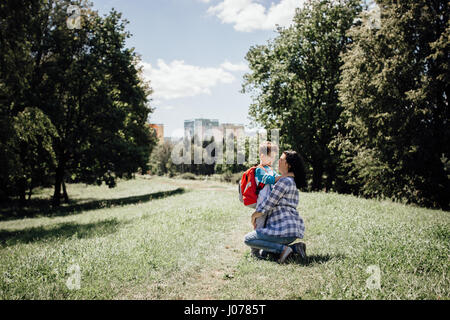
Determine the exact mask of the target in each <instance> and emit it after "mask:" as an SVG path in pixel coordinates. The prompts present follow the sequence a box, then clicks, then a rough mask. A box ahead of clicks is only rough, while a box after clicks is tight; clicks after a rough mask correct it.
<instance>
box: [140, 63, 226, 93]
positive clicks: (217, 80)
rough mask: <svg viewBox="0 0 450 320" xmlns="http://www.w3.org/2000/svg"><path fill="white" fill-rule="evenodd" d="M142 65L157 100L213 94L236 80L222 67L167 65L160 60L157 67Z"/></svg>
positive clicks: (184, 64)
mask: <svg viewBox="0 0 450 320" xmlns="http://www.w3.org/2000/svg"><path fill="white" fill-rule="evenodd" d="M142 65H143V67H144V76H145V78H146V79H147V80H150V85H151V87H152V89H153V91H154V92H153V95H152V97H153V98H155V99H157V100H170V99H176V98H183V97H193V96H196V95H199V94H211V88H213V87H215V86H217V85H219V84H221V83H222V84H228V83H231V82H233V81H234V80H235V77H234V76H233V75H232V74H231V73H229V72H227V71H225V70H224V68H222V67H218V68H205V67H199V66H194V65H188V64H186V63H185V62H184V61H183V60H174V61H172V62H170V63H166V62H165V61H164V60H162V59H158V61H157V63H156V66H153V65H151V64H150V63H146V62H142Z"/></svg>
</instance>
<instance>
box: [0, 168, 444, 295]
mask: <svg viewBox="0 0 450 320" xmlns="http://www.w3.org/2000/svg"><path fill="white" fill-rule="evenodd" d="M51 192H52V190H49V189H44V190H40V191H39V194H38V195H37V197H38V198H41V199H45V198H48V197H49V196H50V195H51ZM68 192H69V195H70V196H71V199H72V202H71V204H69V205H65V206H64V207H62V208H61V209H59V210H58V211H54V210H51V209H50V208H49V207H46V205H45V204H46V201H45V200H39V199H36V200H34V202H33V203H34V205H35V207H34V208H28V209H27V217H26V218H18V217H16V216H15V215H16V210H15V209H14V208H11V207H10V208H1V210H0V261H1V262H0V299H449V298H450V276H449V266H450V264H449V253H450V250H449V249H450V213H449V212H444V211H438V210H428V209H423V208H417V207H412V206H405V205H401V204H397V203H393V202H390V201H376V200H366V199H361V198H357V197H353V196H348V195H338V194H334V193H301V194H300V204H299V207H298V210H299V212H300V214H301V215H302V217H303V218H304V220H305V224H306V236H305V239H304V242H305V243H306V245H307V254H308V259H307V260H305V261H302V260H300V259H298V258H295V259H294V258H293V259H289V260H288V263H287V264H284V265H279V264H277V263H276V262H274V261H262V260H256V259H254V258H252V257H251V256H250V254H249V253H250V249H249V248H248V247H246V246H245V244H244V243H243V238H244V235H245V234H246V233H247V232H250V231H251V230H252V229H251V225H250V214H251V213H252V210H251V209H247V208H244V207H243V206H242V204H241V203H240V202H239V200H238V197H237V187H235V186H234V185H231V184H226V183H221V182H211V181H209V182H204V181H197V180H192V181H191V180H180V179H169V178H162V177H138V178H137V179H136V180H131V181H122V182H119V184H118V186H117V188H114V189H108V188H107V187H105V186H101V187H95V186H85V185H82V184H79V185H68ZM36 207H37V208H39V209H36ZM78 276H79V277H78ZM77 279H79V280H80V281H79V282H78V281H77ZM377 279H378V280H379V281H378V280H377ZM378 285H379V286H378Z"/></svg>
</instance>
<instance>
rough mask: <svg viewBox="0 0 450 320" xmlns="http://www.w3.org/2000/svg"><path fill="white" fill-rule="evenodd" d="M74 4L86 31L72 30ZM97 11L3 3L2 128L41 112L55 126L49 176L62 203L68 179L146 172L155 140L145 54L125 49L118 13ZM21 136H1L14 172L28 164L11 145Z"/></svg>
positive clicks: (10, 132) (59, 4)
mask: <svg viewBox="0 0 450 320" xmlns="http://www.w3.org/2000/svg"><path fill="white" fill-rule="evenodd" d="M71 4H76V5H78V6H79V7H81V8H83V9H84V14H83V16H82V21H83V23H82V26H81V28H80V29H69V28H68V27H67V25H66V19H67V17H68V15H67V7H68V6H69V5H71ZM91 7H92V4H90V3H89V2H87V1H75V2H74V1H66V0H64V1H44V0H40V1H39V0H35V1H31V4H28V2H27V4H25V3H24V1H9V0H8V1H2V3H1V10H0V11H1V21H2V28H1V31H0V41H1V45H0V61H1V66H2V67H1V70H0V115H1V122H2V123H8V122H9V121H11V119H12V118H13V117H15V116H16V115H17V114H19V113H20V112H22V111H23V110H24V109H25V108H27V107H34V108H38V109H40V110H41V111H42V112H43V114H45V117H47V118H48V119H49V121H50V122H51V124H52V126H53V128H54V129H55V131H56V133H55V134H54V135H52V136H51V139H52V147H53V152H54V157H55V159H56V166H55V165H54V164H52V162H51V161H48V162H44V164H47V167H46V169H45V170H46V171H47V172H48V171H49V170H50V169H51V168H52V166H53V170H54V172H53V174H52V175H53V176H54V180H55V182H54V183H55V194H54V200H55V204H56V205H58V204H59V201H60V200H59V197H60V188H61V185H62V184H63V183H64V181H65V180H66V179H67V177H68V176H70V177H71V178H72V179H73V180H74V181H80V182H86V183H96V184H101V183H102V182H105V183H106V184H107V185H109V186H110V187H113V186H114V185H115V183H116V179H117V178H130V177H132V176H133V173H135V172H136V171H144V172H145V171H147V161H148V157H149V154H150V152H151V149H152V147H153V145H154V144H155V140H156V139H155V137H153V136H151V134H150V132H149V130H148V128H147V126H146V120H147V118H148V115H149V113H151V112H152V111H153V110H152V109H151V108H150V107H149V106H148V100H147V96H148V95H149V94H151V93H152V90H151V89H150V87H149V84H148V83H145V82H144V81H143V76H142V69H140V68H139V66H138V65H139V56H138V55H137V54H136V53H135V52H134V49H128V48H126V47H125V41H126V39H127V38H129V37H130V33H129V32H127V31H126V30H125V26H126V21H125V20H123V19H122V18H121V14H120V13H118V12H116V11H114V10H112V11H111V12H110V13H109V14H108V15H107V16H105V17H100V16H98V14H97V12H95V11H92V10H91ZM14 130H15V129H14V128H13V127H7V128H5V130H3V131H2V132H1V134H2V141H5V143H4V144H1V145H0V147H1V153H0V154H1V156H0V160H1V161H2V163H7V168H8V170H10V168H11V164H14V165H17V164H18V165H19V166H20V162H21V159H20V157H14V156H13V154H14V153H15V151H14V149H13V148H12V147H11V145H12V142H11V139H13V137H14ZM39 134H40V133H39ZM3 136H4V137H5V138H7V139H5V140H3ZM7 141H10V142H7ZM44 148H45V147H44ZM9 159H13V160H9ZM8 163H9V164H8ZM44 164H43V165H44ZM2 169H3V168H2ZM41 172H42V170H41ZM6 176H7V174H6V173H3V172H2V173H1V174H0V177H2V178H4V177H6ZM66 198H67V195H66Z"/></svg>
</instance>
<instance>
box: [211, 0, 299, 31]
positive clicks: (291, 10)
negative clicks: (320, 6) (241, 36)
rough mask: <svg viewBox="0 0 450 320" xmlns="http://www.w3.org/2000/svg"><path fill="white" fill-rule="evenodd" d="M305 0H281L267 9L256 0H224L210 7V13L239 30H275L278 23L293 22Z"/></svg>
mask: <svg viewBox="0 0 450 320" xmlns="http://www.w3.org/2000/svg"><path fill="white" fill-rule="evenodd" d="M304 1H305V0H280V2H279V3H278V4H275V3H272V4H271V6H270V8H269V9H268V10H267V9H266V8H265V7H264V6H263V5H262V4H259V3H255V1H254V0H223V1H222V2H221V3H219V4H218V5H216V6H212V7H210V8H209V9H208V13H209V14H214V15H216V16H217V17H218V18H219V19H220V20H221V21H222V23H230V24H233V25H234V29H235V30H237V31H243V32H250V31H254V30H273V29H274V28H275V25H276V24H278V25H279V26H282V27H287V26H289V25H290V23H291V22H292V18H293V17H294V14H295V9H296V8H299V7H302V6H303V3H304Z"/></svg>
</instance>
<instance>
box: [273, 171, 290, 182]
mask: <svg viewBox="0 0 450 320" xmlns="http://www.w3.org/2000/svg"><path fill="white" fill-rule="evenodd" d="M293 176H294V174H293V173H292V172H289V173H288V174H286V175H283V176H280V175H278V176H276V177H275V183H277V182H278V180H280V179H281V178H283V177H293Z"/></svg>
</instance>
